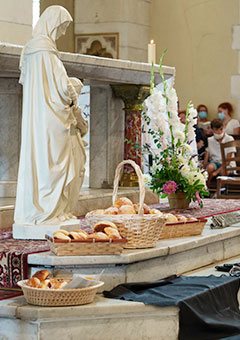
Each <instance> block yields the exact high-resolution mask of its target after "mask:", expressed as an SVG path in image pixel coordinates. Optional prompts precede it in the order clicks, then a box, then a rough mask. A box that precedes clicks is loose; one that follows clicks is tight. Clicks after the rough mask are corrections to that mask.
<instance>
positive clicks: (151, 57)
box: [148, 40, 156, 64]
mask: <svg viewBox="0 0 240 340" xmlns="http://www.w3.org/2000/svg"><path fill="white" fill-rule="evenodd" d="M148 63H150V64H152V63H153V64H156V44H154V40H151V41H150V44H148Z"/></svg>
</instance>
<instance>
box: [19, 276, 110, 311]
mask: <svg viewBox="0 0 240 340" xmlns="http://www.w3.org/2000/svg"><path fill="white" fill-rule="evenodd" d="M26 281H27V280H22V281H19V282H18V286H19V287H21V288H22V290H23V294H24V297H25V299H26V300H27V302H28V303H29V304H31V305H37V306H55V307H57V306H77V305H86V304H88V303H91V302H93V300H94V297H95V295H96V293H97V291H98V289H99V288H100V287H102V286H103V285H104V282H101V281H100V282H99V283H98V284H97V285H95V286H91V287H86V288H78V289H41V288H32V287H28V286H27V285H26Z"/></svg>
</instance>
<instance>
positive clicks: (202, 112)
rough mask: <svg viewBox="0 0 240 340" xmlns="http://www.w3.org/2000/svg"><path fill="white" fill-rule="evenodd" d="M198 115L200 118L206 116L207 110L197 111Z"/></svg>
mask: <svg viewBox="0 0 240 340" xmlns="http://www.w3.org/2000/svg"><path fill="white" fill-rule="evenodd" d="M198 117H199V118H201V119H204V118H207V112H206V111H199V112H198Z"/></svg>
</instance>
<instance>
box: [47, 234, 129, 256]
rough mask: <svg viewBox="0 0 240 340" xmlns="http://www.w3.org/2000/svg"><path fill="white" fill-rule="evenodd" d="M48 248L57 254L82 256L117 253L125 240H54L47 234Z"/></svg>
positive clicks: (119, 252) (121, 248) (120, 251)
mask: <svg viewBox="0 0 240 340" xmlns="http://www.w3.org/2000/svg"><path fill="white" fill-rule="evenodd" d="M45 238H46V239H47V241H48V244H49V246H50V250H51V252H52V253H53V254H55V255H57V256H82V255H117V254H121V253H122V251H123V246H124V244H125V243H126V242H127V241H126V240H125V239H121V240H110V241H106V240H96V241H95V240H89V241H88V240H85V241H78V240H71V242H68V241H63V240H54V238H52V237H51V236H49V235H45Z"/></svg>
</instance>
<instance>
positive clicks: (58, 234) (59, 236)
mask: <svg viewBox="0 0 240 340" xmlns="http://www.w3.org/2000/svg"><path fill="white" fill-rule="evenodd" d="M53 236H54V237H55V238H57V239H59V240H66V241H71V238H70V237H69V236H67V235H65V234H64V233H62V232H61V231H55V233H53Z"/></svg>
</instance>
